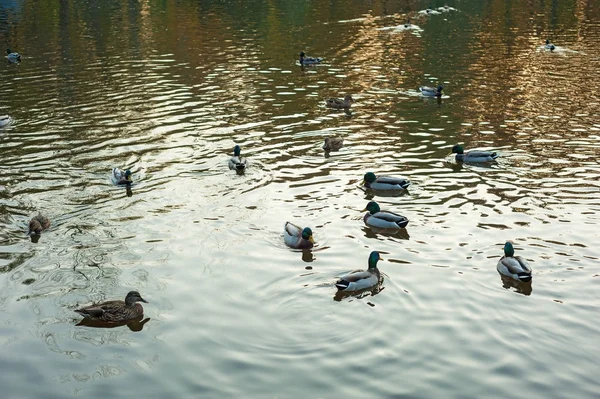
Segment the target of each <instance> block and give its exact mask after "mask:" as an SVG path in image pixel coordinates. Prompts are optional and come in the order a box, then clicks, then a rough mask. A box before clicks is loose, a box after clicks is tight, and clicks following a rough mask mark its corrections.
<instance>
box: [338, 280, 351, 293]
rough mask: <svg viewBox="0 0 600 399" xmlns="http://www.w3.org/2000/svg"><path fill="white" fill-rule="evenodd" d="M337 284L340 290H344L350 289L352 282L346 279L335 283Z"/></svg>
mask: <svg viewBox="0 0 600 399" xmlns="http://www.w3.org/2000/svg"><path fill="white" fill-rule="evenodd" d="M335 286H336V287H337V289H338V290H340V291H344V290H347V289H348V286H350V283H349V282H348V281H346V280H339V281H337V282H336V283H335Z"/></svg>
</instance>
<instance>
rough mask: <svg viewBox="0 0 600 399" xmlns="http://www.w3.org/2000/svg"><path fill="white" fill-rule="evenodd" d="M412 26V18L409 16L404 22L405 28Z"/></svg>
mask: <svg viewBox="0 0 600 399" xmlns="http://www.w3.org/2000/svg"><path fill="white" fill-rule="evenodd" d="M410 27H411V24H410V18H407V19H406V22H405V23H404V29H408V28H410Z"/></svg>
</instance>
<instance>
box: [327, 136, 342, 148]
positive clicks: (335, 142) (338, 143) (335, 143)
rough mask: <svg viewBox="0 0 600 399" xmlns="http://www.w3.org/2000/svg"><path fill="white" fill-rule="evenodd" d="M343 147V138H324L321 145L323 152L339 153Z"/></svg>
mask: <svg viewBox="0 0 600 399" xmlns="http://www.w3.org/2000/svg"><path fill="white" fill-rule="evenodd" d="M343 146H344V138H343V137H325V144H323V149H324V150H325V152H330V151H339V150H340V148H342V147H343Z"/></svg>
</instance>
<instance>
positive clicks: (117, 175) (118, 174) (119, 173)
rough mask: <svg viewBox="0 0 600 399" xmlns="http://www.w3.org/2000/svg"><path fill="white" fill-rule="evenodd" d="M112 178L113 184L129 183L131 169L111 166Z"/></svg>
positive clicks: (130, 180) (131, 181) (130, 181)
mask: <svg viewBox="0 0 600 399" xmlns="http://www.w3.org/2000/svg"><path fill="white" fill-rule="evenodd" d="M112 180H113V182H114V183H115V184H119V185H121V184H127V185H129V184H131V183H133V180H132V179H131V171H130V170H129V169H127V170H123V169H119V168H113V170H112Z"/></svg>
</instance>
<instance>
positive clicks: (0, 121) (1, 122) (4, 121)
mask: <svg viewBox="0 0 600 399" xmlns="http://www.w3.org/2000/svg"><path fill="white" fill-rule="evenodd" d="M11 121H12V118H11V117H10V116H8V115H0V128H2V127H4V126H8V125H9V124H10V122H11Z"/></svg>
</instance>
